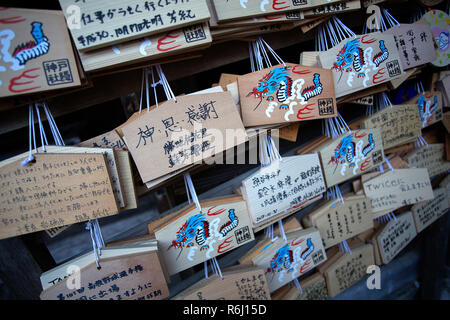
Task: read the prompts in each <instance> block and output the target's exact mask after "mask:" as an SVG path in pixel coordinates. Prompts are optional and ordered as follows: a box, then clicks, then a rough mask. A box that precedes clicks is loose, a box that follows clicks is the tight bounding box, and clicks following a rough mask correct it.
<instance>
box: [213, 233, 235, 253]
mask: <svg viewBox="0 0 450 320" xmlns="http://www.w3.org/2000/svg"><path fill="white" fill-rule="evenodd" d="M232 237H233V236H229V237H228V238H226V239H225V240H224V241H223V242H222V243H221V244H220V245H219V247H218V248H217V253H224V252H227V251H229V250H231V249H233V248H234V247H231V243H232V242H233V240H231V238H232Z"/></svg>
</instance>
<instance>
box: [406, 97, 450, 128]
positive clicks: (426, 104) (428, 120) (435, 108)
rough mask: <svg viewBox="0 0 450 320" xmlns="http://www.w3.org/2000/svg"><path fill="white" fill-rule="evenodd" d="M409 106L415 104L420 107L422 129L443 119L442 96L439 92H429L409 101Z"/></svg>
mask: <svg viewBox="0 0 450 320" xmlns="http://www.w3.org/2000/svg"><path fill="white" fill-rule="evenodd" d="M407 104H415V105H416V106H417V107H418V109H419V114H420V120H421V122H422V128H426V127H428V126H430V125H432V124H433V123H436V122H438V121H441V120H442V118H443V110H442V94H441V93H440V92H439V91H431V92H430V91H427V92H425V94H420V95H418V96H416V97H414V98H413V99H411V100H409V101H408V102H407Z"/></svg>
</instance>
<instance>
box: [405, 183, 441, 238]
mask: <svg viewBox="0 0 450 320" xmlns="http://www.w3.org/2000/svg"><path fill="white" fill-rule="evenodd" d="M433 194H434V199H432V200H430V201H427V202H426V203H424V204H420V203H418V204H415V205H413V206H412V208H411V211H412V213H413V215H414V221H415V222H416V228H417V232H422V231H423V230H424V229H425V228H426V227H428V226H429V225H430V224H432V223H433V222H434V221H436V220H437V219H439V218H440V217H441V216H442V215H443V214H444V213H446V212H447V209H448V195H447V191H446V190H445V189H444V188H437V189H435V190H433Z"/></svg>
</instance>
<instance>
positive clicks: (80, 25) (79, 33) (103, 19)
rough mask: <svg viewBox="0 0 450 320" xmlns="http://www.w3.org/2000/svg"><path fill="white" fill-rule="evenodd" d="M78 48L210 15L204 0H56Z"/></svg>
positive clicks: (178, 24)
mask: <svg viewBox="0 0 450 320" xmlns="http://www.w3.org/2000/svg"><path fill="white" fill-rule="evenodd" d="M59 3H60V4H61V9H62V11H63V12H64V14H65V16H66V20H67V25H68V27H69V30H70V32H71V34H72V38H73V41H74V43H75V46H76V47H77V49H78V50H79V51H83V50H85V51H87V50H92V49H95V48H100V47H104V46H107V45H112V44H115V43H118V42H124V41H127V40H133V39H136V38H142V37H144V36H147V35H151V34H155V33H161V32H163V31H169V30H173V29H179V28H181V27H184V26H187V25H191V24H195V23H199V22H202V21H205V20H208V19H209V18H210V14H209V10H208V7H207V5H206V2H205V0H196V1H192V0H191V1H190V0H181V1H177V3H176V2H173V1H172V2H171V1H159V2H154V1H148V2H142V1H139V0H127V1H121V0H107V1H106V0H96V1H92V0H85V1H82V2H81V1H76V0H60V1H59Z"/></svg>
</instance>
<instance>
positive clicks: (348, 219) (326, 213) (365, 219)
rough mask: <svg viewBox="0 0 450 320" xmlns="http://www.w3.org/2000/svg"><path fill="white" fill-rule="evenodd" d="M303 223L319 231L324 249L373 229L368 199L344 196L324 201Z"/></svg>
mask: <svg viewBox="0 0 450 320" xmlns="http://www.w3.org/2000/svg"><path fill="white" fill-rule="evenodd" d="M304 223H305V224H309V225H310V226H314V227H315V228H317V229H318V230H319V231H320V236H321V237H322V240H323V245H324V247H325V249H327V248H330V247H332V246H334V245H336V244H338V243H340V242H342V241H344V240H347V239H349V238H352V237H354V236H356V235H358V234H359V233H361V232H364V231H366V230H368V229H371V228H373V227H374V224H373V219H372V209H371V206H370V199H368V198H366V197H365V196H358V195H351V196H344V203H342V202H340V201H339V200H337V199H335V200H331V201H326V202H325V203H324V204H323V205H322V206H320V207H319V208H318V209H317V210H315V211H314V212H312V213H310V214H309V215H308V216H305V218H304Z"/></svg>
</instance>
